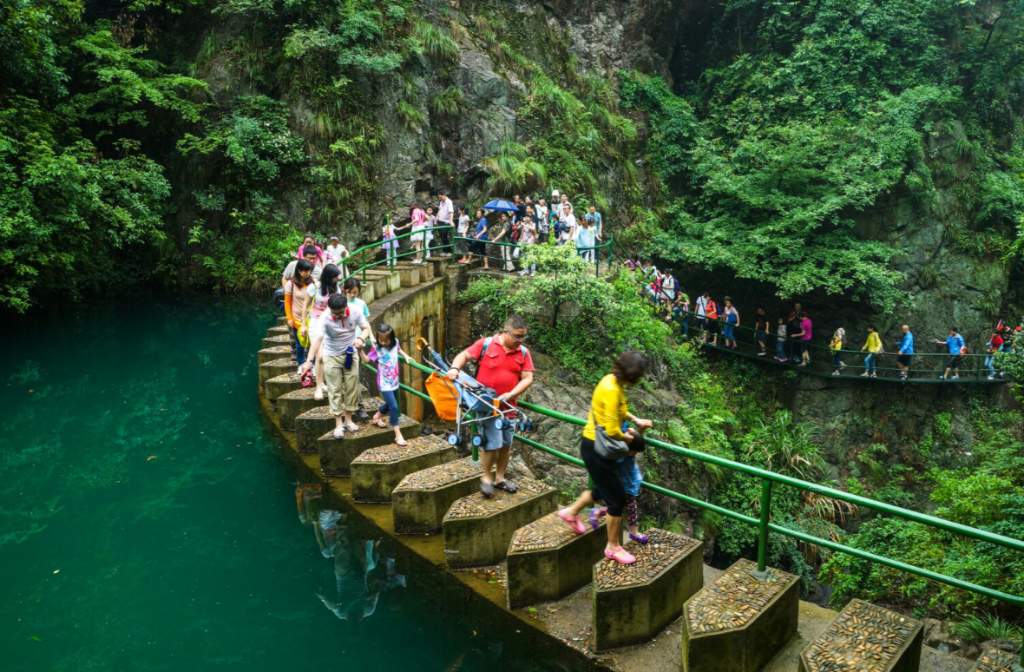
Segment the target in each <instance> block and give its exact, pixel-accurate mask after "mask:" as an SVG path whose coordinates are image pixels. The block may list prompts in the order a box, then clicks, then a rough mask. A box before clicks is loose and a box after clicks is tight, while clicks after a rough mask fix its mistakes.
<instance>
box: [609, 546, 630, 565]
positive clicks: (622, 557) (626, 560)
mask: <svg viewBox="0 0 1024 672" xmlns="http://www.w3.org/2000/svg"><path fill="white" fill-rule="evenodd" d="M604 557H606V558H608V559H609V560H614V561H615V562H617V563H619V564H620V565H632V564H633V563H634V562H636V556H635V555H633V554H632V553H630V552H629V551H627V550H626V549H624V548H623V547H622V546H619V547H618V548H617V549H615V551H614V552H613V551H609V550H608V549H607V548H606V549H604Z"/></svg>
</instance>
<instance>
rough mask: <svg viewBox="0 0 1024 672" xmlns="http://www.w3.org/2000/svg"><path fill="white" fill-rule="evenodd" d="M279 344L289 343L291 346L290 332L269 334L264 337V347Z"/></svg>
mask: <svg viewBox="0 0 1024 672" xmlns="http://www.w3.org/2000/svg"><path fill="white" fill-rule="evenodd" d="M278 345H287V346H288V347H289V348H291V347H292V337H291V336H290V335H289V334H275V335H273V336H271V335H267V336H264V337H263V341H262V347H264V348H273V347H275V346H278Z"/></svg>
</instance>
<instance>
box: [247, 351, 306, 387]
mask: <svg viewBox="0 0 1024 672" xmlns="http://www.w3.org/2000/svg"><path fill="white" fill-rule="evenodd" d="M298 367H299V365H298V364H296V363H295V360H294V359H292V358H291V357H281V358H279V359H272V360H270V361H269V362H264V363H262V364H260V366H259V374H258V376H257V377H258V379H259V384H260V389H264V386H265V385H266V384H267V381H268V380H270V379H271V378H276V377H277V376H280V375H282V374H285V373H295V372H296V371H297V370H298Z"/></svg>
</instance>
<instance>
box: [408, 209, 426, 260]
mask: <svg viewBox="0 0 1024 672" xmlns="http://www.w3.org/2000/svg"><path fill="white" fill-rule="evenodd" d="M409 219H410V223H411V225H412V235H411V236H410V237H409V240H410V241H411V242H412V249H413V250H415V252H416V253H415V255H414V258H413V260H412V263H414V264H422V263H423V246H424V245H425V244H426V242H427V237H426V232H425V231H424V229H426V228H427V213H426V212H425V211H424V210H423V208H421V207H420V205H419V203H415V202H414V203H412V204H411V205H410V206H409Z"/></svg>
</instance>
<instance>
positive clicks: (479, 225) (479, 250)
mask: <svg viewBox="0 0 1024 672" xmlns="http://www.w3.org/2000/svg"><path fill="white" fill-rule="evenodd" d="M469 249H470V251H471V252H473V253H474V254H477V255H479V256H481V257H483V259H484V268H485V269H490V267H491V265H490V263H489V260H488V259H487V218H486V217H484V211H483V210H481V209H480V208H477V211H476V229H474V230H473V243H472V245H471V246H470V248H469Z"/></svg>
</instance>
